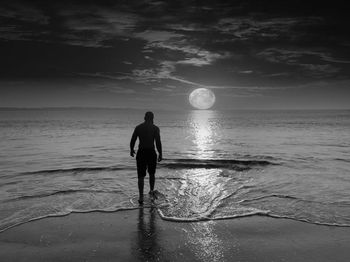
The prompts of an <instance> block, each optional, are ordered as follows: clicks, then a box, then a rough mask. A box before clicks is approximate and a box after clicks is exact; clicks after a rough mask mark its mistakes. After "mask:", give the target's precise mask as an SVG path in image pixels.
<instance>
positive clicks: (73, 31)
mask: <svg viewBox="0 0 350 262" xmlns="http://www.w3.org/2000/svg"><path fill="white" fill-rule="evenodd" d="M60 15H61V16H62V17H63V18H64V26H65V27H66V28H67V29H68V30H69V32H68V33H66V34H63V35H62V38H63V39H64V41H65V42H66V43H67V44H71V45H81V46H86V47H111V46H110V45H108V44H106V43H105V42H106V41H107V40H111V39H115V38H120V39H122V38H123V39H125V37H129V36H130V35H131V33H132V31H133V30H134V28H135V26H136V23H137V21H138V17H137V16H136V15H134V14H131V13H125V12H119V11H112V10H107V9H104V8H100V7H90V8H87V7H86V8H85V9H83V10H80V9H68V10H62V11H60Z"/></svg>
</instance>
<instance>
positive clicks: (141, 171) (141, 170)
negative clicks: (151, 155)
mask: <svg viewBox="0 0 350 262" xmlns="http://www.w3.org/2000/svg"><path fill="white" fill-rule="evenodd" d="M136 163H137V177H138V181H137V184H138V188H139V203H140V204H141V205H142V204H143V185H144V179H145V176H146V168H147V163H146V162H145V159H144V156H143V154H142V153H141V152H140V151H138V152H137V156H136Z"/></svg>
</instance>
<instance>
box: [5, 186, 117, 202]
mask: <svg viewBox="0 0 350 262" xmlns="http://www.w3.org/2000/svg"><path fill="white" fill-rule="evenodd" d="M118 192H121V191H120V190H91V189H67V190H60V191H54V192H47V193H42V194H37V195H24V196H20V197H17V198H12V199H8V200H6V201H4V202H10V201H17V200H25V199H31V198H42V197H49V196H55V195H68V194H75V193H118Z"/></svg>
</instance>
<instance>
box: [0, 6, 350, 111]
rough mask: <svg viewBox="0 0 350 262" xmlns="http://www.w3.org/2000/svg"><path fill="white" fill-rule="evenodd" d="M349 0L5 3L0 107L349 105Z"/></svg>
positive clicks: (0, 13)
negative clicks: (198, 92)
mask: <svg viewBox="0 0 350 262" xmlns="http://www.w3.org/2000/svg"><path fill="white" fill-rule="evenodd" d="M345 2H346V1H337V0H335V1H307V0H303V1H299V0H285V1H281V0H279V1H275V0H271V1H260V0H236V1H235V0H231V1H227V0H225V1H224V0H220V1H219V0H215V1H206V0H203V1H198V0H197V1H193V0H179V1H176V0H172V1H162V0H127V1H126V0H122V1H120V0H114V1H101V0H100V1H88V0H86V1H65V0H61V1H16V0H11V1H1V2H0V107H116V108H141V109H174V110H177V109H189V108H191V106H190V104H189V102H188V96H189V94H190V92H191V91H193V90H194V89H196V88H202V87H203V88H208V89H211V90H212V91H213V92H214V93H215V95H216V104H215V106H214V109H256V108H257V109H322V108H324V109H344V108H347V109H348V108H350V106H349V105H350V103H349V101H350V74H349V73H350V51H349V50H350V29H349V28H350V16H349V14H348V13H347V12H346V11H347V10H348V9H347V8H346V5H345Z"/></svg>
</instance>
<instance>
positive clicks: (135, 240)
mask: <svg viewBox="0 0 350 262" xmlns="http://www.w3.org/2000/svg"><path fill="white" fill-rule="evenodd" d="M349 257H350V228H349V227H332V226H321V225H313V224H308V223H304V222H298V221H293V220H288V219H274V218H269V217H262V216H252V217H245V218H238V219H229V220H217V221H203V222H196V223H176V222H169V221H164V220H162V219H161V218H160V217H159V215H158V213H157V211H156V210H155V209H150V208H144V209H140V210H130V211H122V212H115V213H99V212H94V213H85V214H71V215H68V216H65V217H52V218H45V219H41V220H37V221H32V222H30V223H27V224H23V225H20V226H17V227H14V228H11V229H9V230H7V231H5V232H3V233H0V258H1V259H0V260H1V261H6V262H11V261H16V262H19V261H52V262H54V261H75V262H76V261H103V262H106V261H181V262H183V261H259V262H261V261H298V262H301V261H317V262H319V261H344V262H345V261H349Z"/></svg>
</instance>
